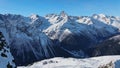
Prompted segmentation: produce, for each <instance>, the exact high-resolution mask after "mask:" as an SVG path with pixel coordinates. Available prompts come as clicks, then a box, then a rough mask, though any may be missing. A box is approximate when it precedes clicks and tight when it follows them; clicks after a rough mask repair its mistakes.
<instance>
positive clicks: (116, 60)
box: [18, 55, 120, 68]
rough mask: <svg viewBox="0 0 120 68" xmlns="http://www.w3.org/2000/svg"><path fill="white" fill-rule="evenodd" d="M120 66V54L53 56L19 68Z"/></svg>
mask: <svg viewBox="0 0 120 68" xmlns="http://www.w3.org/2000/svg"><path fill="white" fill-rule="evenodd" d="M105 66H108V67H107V68H119V67H120V56H119V55H118V56H101V57H93V58H86V59H75V58H60V57H58V58H53V59H48V60H43V61H40V62H37V63H34V64H32V65H29V66H27V67H18V68H102V67H105Z"/></svg>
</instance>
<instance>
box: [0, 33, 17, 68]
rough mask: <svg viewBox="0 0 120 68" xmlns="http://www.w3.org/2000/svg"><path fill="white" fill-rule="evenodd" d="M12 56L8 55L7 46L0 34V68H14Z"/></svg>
mask: <svg viewBox="0 0 120 68" xmlns="http://www.w3.org/2000/svg"><path fill="white" fill-rule="evenodd" d="M15 67H16V66H15V63H14V59H13V56H12V55H11V53H10V49H9V46H8V45H7V44H6V41H5V38H4V36H3V34H2V32H0V68H15Z"/></svg>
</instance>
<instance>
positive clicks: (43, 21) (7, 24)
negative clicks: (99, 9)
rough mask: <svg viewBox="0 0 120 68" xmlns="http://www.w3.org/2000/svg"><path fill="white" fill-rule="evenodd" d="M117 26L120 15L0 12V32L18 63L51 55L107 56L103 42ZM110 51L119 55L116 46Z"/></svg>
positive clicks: (110, 36)
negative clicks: (26, 15)
mask: <svg viewBox="0 0 120 68" xmlns="http://www.w3.org/2000/svg"><path fill="white" fill-rule="evenodd" d="M119 29H120V18H119V17H115V16H107V15H104V14H93V15H92V16H70V15H68V14H67V13H65V12H64V11H62V12H61V13H60V14H48V15H46V16H44V17H42V16H39V15H35V14H33V15H31V16H30V17H24V16H22V15H14V14H4V15H3V14H0V31H1V32H2V33H3V34H4V36H5V38H6V41H7V43H8V44H9V46H10V51H11V53H12V55H13V57H14V59H15V63H16V64H17V65H18V66H22V65H28V64H30V63H33V62H35V61H39V60H43V59H47V58H52V57H77V58H80V57H81V58H84V57H90V56H98V55H109V54H111V53H110V51H109V50H106V49H104V48H106V47H109V46H108V44H109V43H108V44H106V42H107V41H110V40H108V39H109V38H112V37H113V36H115V35H119ZM109 45H111V46H114V44H112V43H110V44H109ZM118 45H119V44H118ZM116 46H117V45H116ZM113 48H114V47H113ZM113 48H111V49H113ZM102 49H104V52H106V51H107V54H106V53H102ZM108 49H109V48H108ZM96 50H97V51H96ZM97 52H100V54H97ZM114 52H115V53H114ZM117 52H119V51H118V50H117ZM112 53H113V55H114V54H119V53H116V49H114V50H113V52H112Z"/></svg>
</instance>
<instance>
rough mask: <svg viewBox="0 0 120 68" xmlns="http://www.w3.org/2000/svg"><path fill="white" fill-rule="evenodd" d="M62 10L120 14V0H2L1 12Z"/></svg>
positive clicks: (31, 12) (84, 13) (71, 13)
mask: <svg viewBox="0 0 120 68" xmlns="http://www.w3.org/2000/svg"><path fill="white" fill-rule="evenodd" d="M61 11H65V12H66V13H68V14H69V15H75V16H81V15H92V14H100V13H103V14H107V15H114V16H120V0H0V14H5V13H12V14H22V15H24V16H29V15H31V14H39V15H40V16H44V15H46V14H49V13H60V12H61Z"/></svg>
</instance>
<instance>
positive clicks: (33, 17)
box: [30, 14, 39, 19]
mask: <svg viewBox="0 0 120 68" xmlns="http://www.w3.org/2000/svg"><path fill="white" fill-rule="evenodd" d="M38 17H39V15H37V14H32V15H31V16H30V18H31V19H38Z"/></svg>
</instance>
